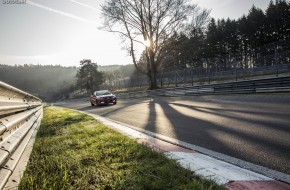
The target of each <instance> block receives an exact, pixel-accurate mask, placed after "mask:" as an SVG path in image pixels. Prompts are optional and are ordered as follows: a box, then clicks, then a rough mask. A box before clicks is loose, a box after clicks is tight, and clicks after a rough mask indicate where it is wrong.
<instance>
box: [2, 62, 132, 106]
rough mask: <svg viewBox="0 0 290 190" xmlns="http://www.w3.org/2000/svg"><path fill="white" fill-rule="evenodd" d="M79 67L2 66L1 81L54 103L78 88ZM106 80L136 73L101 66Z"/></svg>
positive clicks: (130, 70) (129, 69)
mask: <svg viewBox="0 0 290 190" xmlns="http://www.w3.org/2000/svg"><path fill="white" fill-rule="evenodd" d="M78 70H79V67H63V66H53V65H46V66H43V65H27V64H26V65H23V66H22V65H15V66H8V65H0V81H2V82H5V83H8V84H10V85H12V86H15V87H16V88H19V89H21V90H23V91H26V92H29V93H31V94H33V95H36V96H38V97H40V98H41V99H43V100H44V101H53V100H56V99H61V98H65V97H67V96H68V94H69V93H71V92H73V91H74V90H75V88H76V73H77V71H78ZM99 70H100V71H103V72H104V73H105V76H106V79H108V78H112V76H113V75H116V73H118V76H129V75H132V73H133V72H134V70H135V69H134V66H133V65H125V66H120V65H111V66H99Z"/></svg>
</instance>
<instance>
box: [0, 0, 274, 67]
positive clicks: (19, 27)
mask: <svg viewBox="0 0 290 190" xmlns="http://www.w3.org/2000/svg"><path fill="white" fill-rule="evenodd" d="M9 1H10V2H11V1H15V0H0V64H6V65H15V64H17V65H23V64H41V65H62V66H79V65H80V61H81V60H83V59H91V60H92V61H93V62H95V63H97V64H98V65H102V66H105V65H127V64H132V58H131V57H130V56H129V55H128V53H127V52H126V51H125V50H122V49H123V47H124V44H122V41H121V39H120V38H119V36H118V34H113V33H109V32H105V31H102V30H100V29H98V28H99V27H101V26H102V21H103V20H102V18H101V15H100V12H101V11H100V5H101V4H103V2H104V1H105V0H18V1H19V2H21V1H22V2H24V3H23V4H7V2H9ZM16 1H17V0H16ZM193 1H194V2H196V3H198V5H199V6H200V7H201V8H207V9H211V14H210V16H211V17H213V18H216V19H218V18H231V19H237V18H239V17H241V16H242V15H243V14H247V13H248V11H249V9H250V8H251V7H252V5H253V4H254V5H255V6H256V7H259V8H261V9H262V10H265V9H266V8H267V6H268V4H269V2H270V0H193ZM139 51H140V52H141V51H142V49H141V47H140V48H139ZM140 52H139V53H140Z"/></svg>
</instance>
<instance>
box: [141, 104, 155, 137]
mask: <svg viewBox="0 0 290 190" xmlns="http://www.w3.org/2000/svg"><path fill="white" fill-rule="evenodd" d="M155 106H156V103H155V101H149V102H148V110H149V116H148V122H147V124H146V126H145V127H144V129H145V130H148V131H151V132H153V133H156V132H157V130H156V129H157V127H158V126H157V123H156V122H157V121H156V120H157V115H156V107H155Z"/></svg>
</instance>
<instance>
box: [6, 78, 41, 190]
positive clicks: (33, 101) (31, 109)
mask: <svg viewBox="0 0 290 190" xmlns="http://www.w3.org/2000/svg"><path fill="white" fill-rule="evenodd" d="M41 119H42V101H41V100H40V99H39V98H37V97H35V96H33V95H31V94H28V93H26V92H24V91H22V90H19V89H17V88H15V87H13V86H10V85H8V84H6V83H3V82H1V81H0V190H2V189H3V188H4V186H5V185H6V183H7V181H8V180H9V177H10V176H11V175H12V173H13V171H14V169H15V167H16V166H17V163H18V161H19V159H20V158H21V156H22V153H23V152H24V150H25V148H26V145H27V144H28V142H29V140H30V138H31V136H32V134H33V132H34V130H35V129H36V128H37V127H38V126H39V125H40V122H41Z"/></svg>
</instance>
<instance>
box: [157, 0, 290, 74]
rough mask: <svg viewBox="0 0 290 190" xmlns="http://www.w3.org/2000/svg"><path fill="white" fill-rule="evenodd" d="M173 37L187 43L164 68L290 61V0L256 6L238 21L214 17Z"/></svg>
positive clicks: (176, 51) (223, 67)
mask: <svg viewBox="0 0 290 190" xmlns="http://www.w3.org/2000/svg"><path fill="white" fill-rule="evenodd" d="M173 39H174V40H177V41H182V42H183V43H182V44H181V45H179V46H176V47H175V49H174V51H173V53H171V54H170V55H168V56H167V57H166V60H165V62H164V63H163V68H161V69H163V71H164V70H165V71H166V70H172V69H175V70H176V69H183V68H188V67H191V68H195V69H196V68H205V67H207V66H206V65H207V64H209V65H212V66H216V67H218V68H220V69H221V70H227V69H229V68H233V67H234V66H237V67H239V68H248V67H255V66H265V65H273V64H275V58H277V56H279V60H280V61H281V62H283V63H290V2H289V1H285V0H276V1H275V2H273V1H271V2H270V3H269V5H268V8H267V9H266V10H265V11H263V10H261V9H260V8H257V7H255V6H253V7H252V8H251V9H250V10H249V13H248V14H247V15H244V16H242V17H241V18H239V19H237V20H232V19H219V20H215V19H213V18H212V19H211V20H210V22H209V23H208V25H207V26H206V27H203V28H194V29H192V30H191V31H187V32H184V33H183V34H180V35H179V37H178V38H173ZM174 40H173V42H172V44H174V43H176V42H174ZM168 48H171V46H169V47H168ZM275 56H276V57H275ZM234 64H237V65H234Z"/></svg>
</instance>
